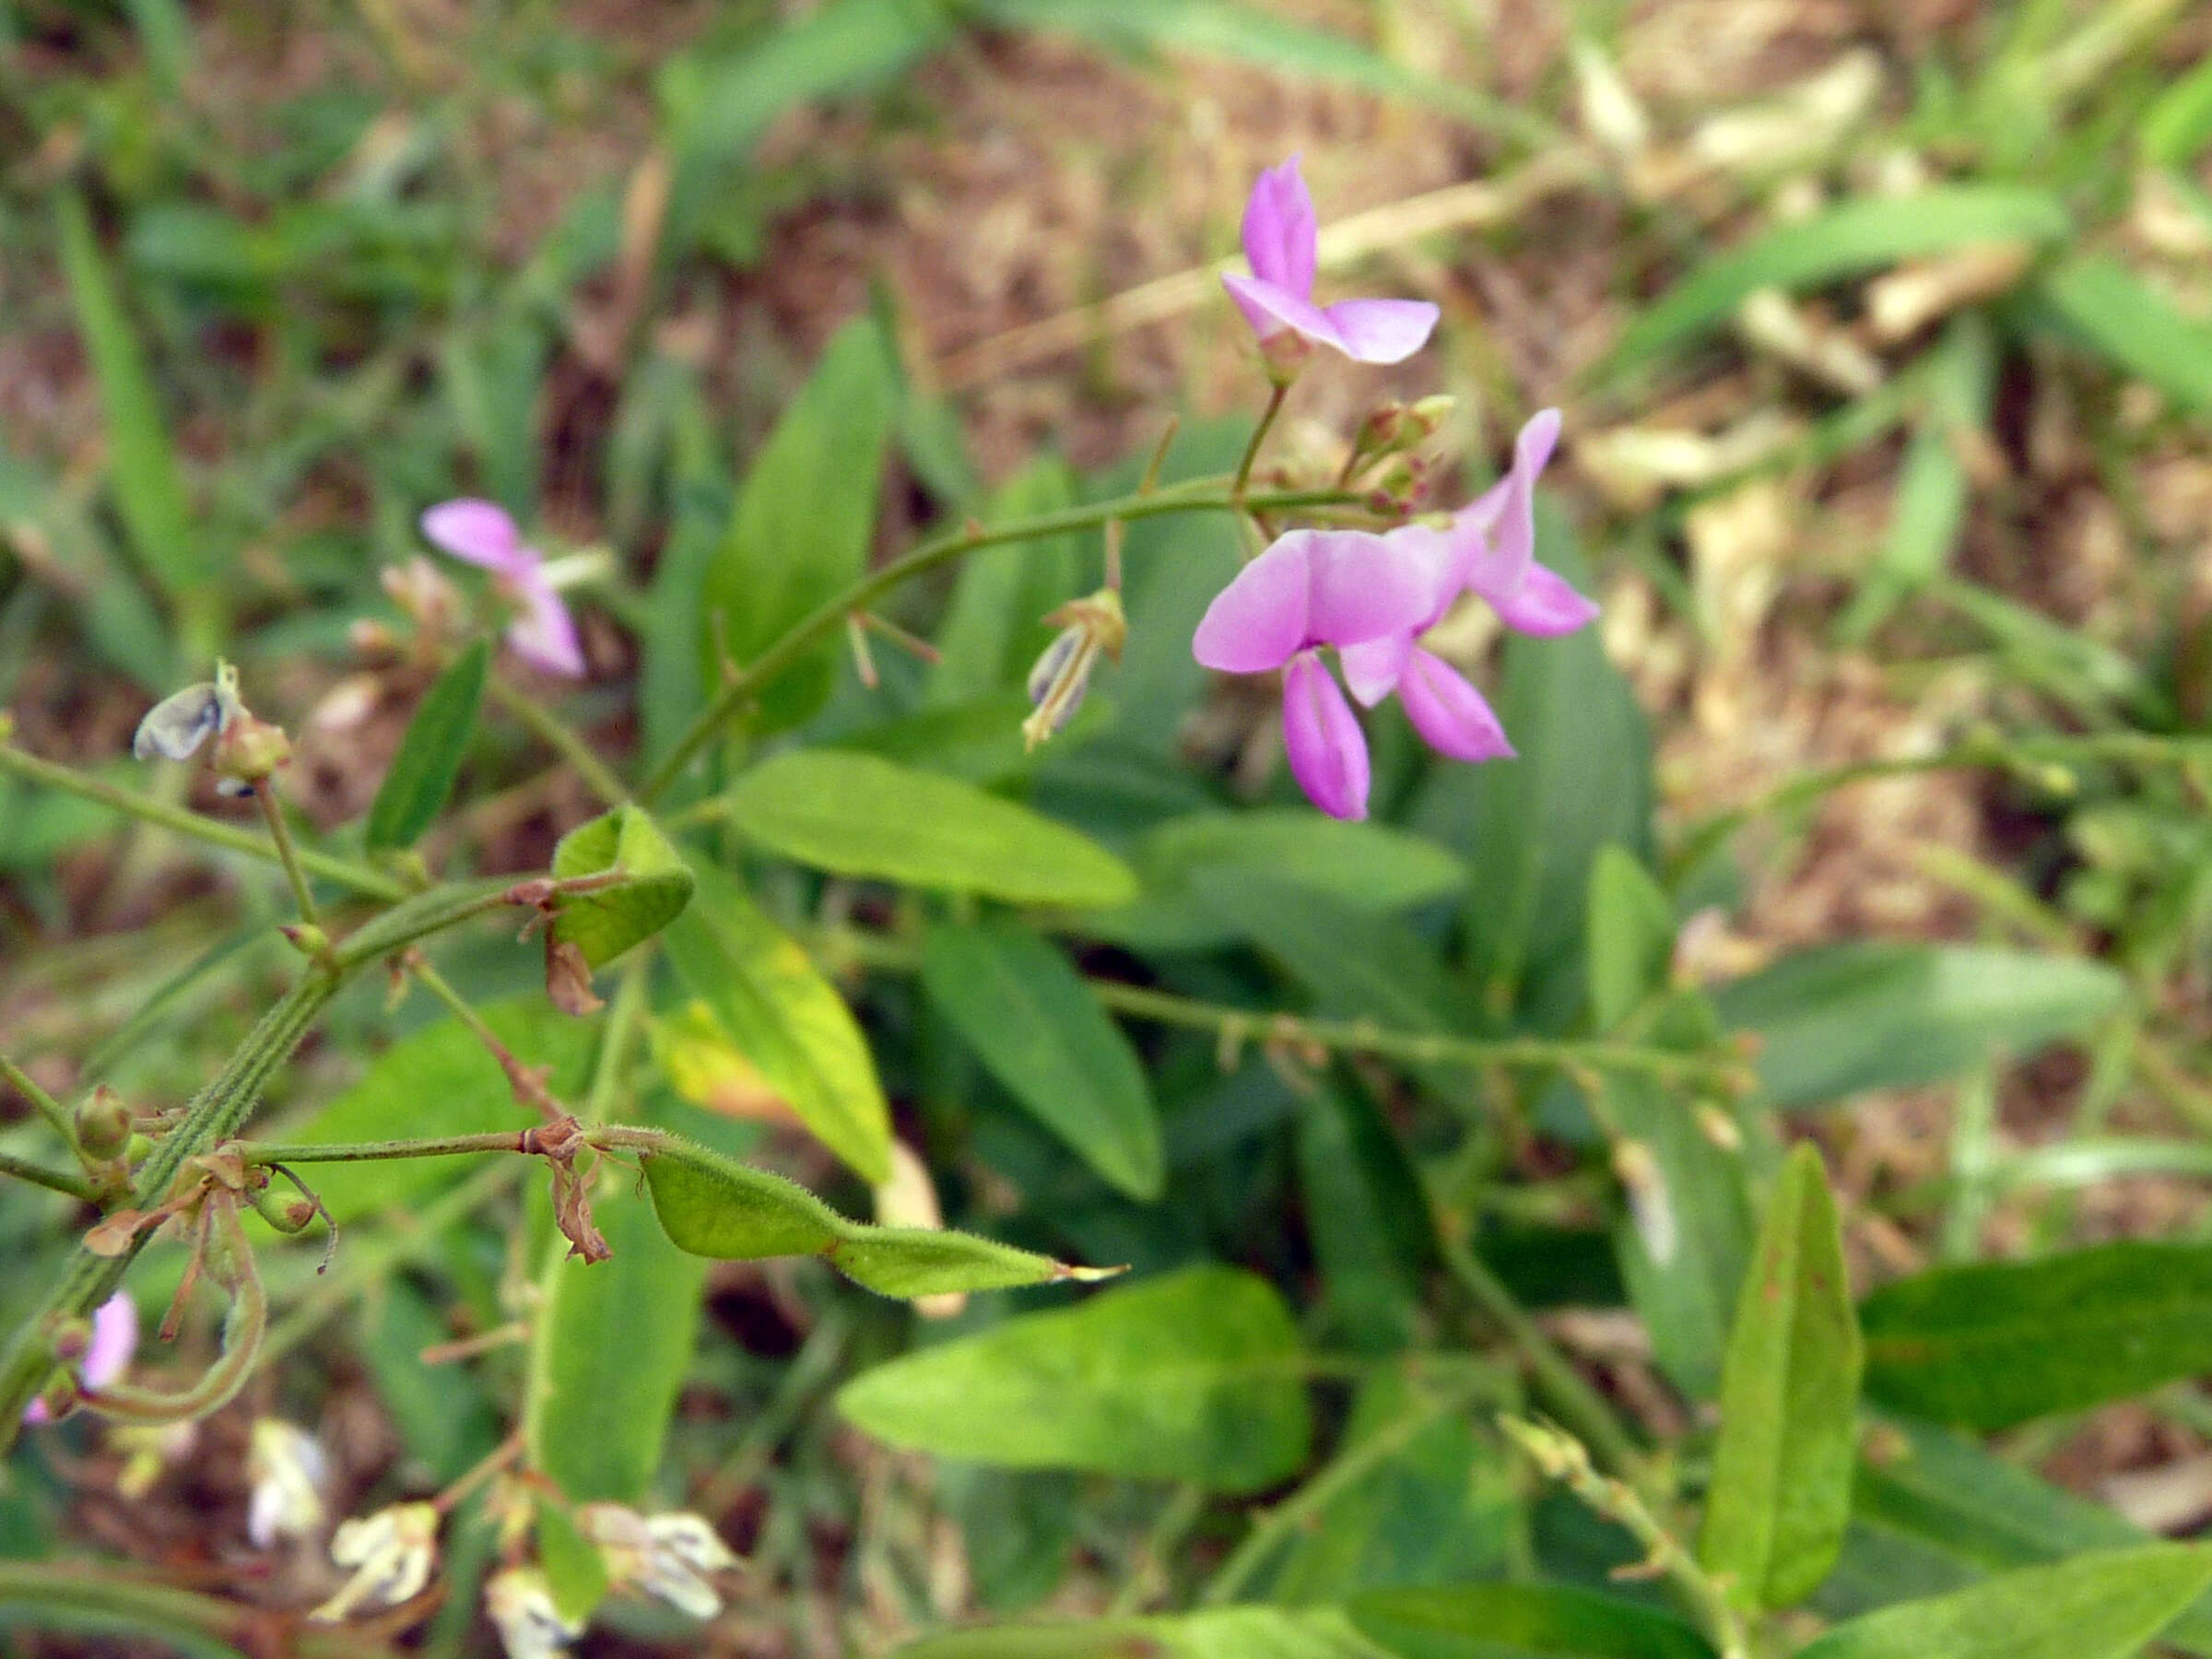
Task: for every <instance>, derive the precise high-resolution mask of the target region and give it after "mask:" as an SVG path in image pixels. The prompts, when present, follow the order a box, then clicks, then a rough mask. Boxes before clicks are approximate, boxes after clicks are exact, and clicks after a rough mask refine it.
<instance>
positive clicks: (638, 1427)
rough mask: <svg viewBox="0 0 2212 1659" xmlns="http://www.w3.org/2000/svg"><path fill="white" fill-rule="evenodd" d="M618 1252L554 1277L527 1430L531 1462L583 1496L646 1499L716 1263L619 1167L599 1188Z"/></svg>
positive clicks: (539, 1335)
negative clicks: (710, 1266)
mask: <svg viewBox="0 0 2212 1659" xmlns="http://www.w3.org/2000/svg"><path fill="white" fill-rule="evenodd" d="M592 1210H593V1217H594V1220H595V1221H596V1222H597V1223H598V1226H599V1230H600V1231H601V1232H603V1233H605V1234H606V1241H607V1244H608V1246H609V1247H610V1248H611V1249H612V1250H613V1252H614V1254H613V1256H612V1257H611V1258H610V1259H608V1260H606V1261H604V1262H588V1263H587V1262H583V1261H581V1260H574V1259H568V1258H567V1257H566V1254H565V1253H566V1251H567V1248H568V1245H567V1241H565V1240H559V1239H557V1240H555V1241H554V1244H553V1248H554V1249H555V1250H556V1251H558V1252H560V1253H562V1254H561V1255H560V1256H557V1258H556V1259H555V1260H554V1262H553V1263H552V1265H551V1266H550V1267H549V1269H548V1270H547V1276H546V1278H545V1280H544V1300H543V1302H542V1303H541V1304H540V1306H539V1308H538V1311H537V1315H536V1319H535V1324H534V1331H535V1335H534V1339H533V1341H532V1344H531V1351H530V1377H529V1383H528V1388H527V1391H526V1404H525V1406H524V1420H523V1427H524V1433H525V1434H526V1435H527V1437H528V1440H529V1447H530V1463H531V1466H532V1467H534V1468H535V1469H537V1470H539V1471H540V1472H541V1473H543V1474H545V1475H547V1476H548V1477H551V1479H552V1480H553V1481H554V1483H555V1484H556V1485H558V1486H559V1488H560V1489H561V1491H562V1492H563V1493H565V1494H566V1495H567V1496H568V1497H569V1498H570V1499H571V1500H574V1501H576V1502H578V1503H586V1502H592V1501H594V1500H606V1501H608V1502H613V1503H635V1502H637V1501H638V1500H640V1499H641V1498H643V1497H644V1496H645V1494H646V1491H647V1490H648V1488H651V1486H652V1484H653V1476H654V1474H655V1473H656V1472H657V1471H658V1470H659V1467H660V1462H661V1441H662V1440H663V1438H664V1437H665V1435H666V1433H667V1430H668V1418H669V1414H670V1413H671V1412H672V1411H673V1410H674V1409H675V1407H676V1395H677V1388H678V1387H679V1386H680V1385H681V1384H682V1382H683V1380H684V1373H685V1371H687V1370H688V1369H689V1367H690V1363H691V1345H692V1340H693V1337H694V1335H696V1333H697V1330H698V1325H699V1298H700V1288H701V1287H702V1286H703V1285H704V1284H705V1283H706V1273H707V1269H706V1264H705V1263H703V1262H701V1261H700V1260H698V1259H697V1258H696V1257H695V1256H691V1255H687V1254H685V1253H681V1252H680V1251H678V1250H677V1249H676V1247H675V1246H673V1245H672V1244H670V1242H669V1241H668V1240H667V1239H665V1238H664V1237H663V1236H662V1233H661V1229H660V1227H659V1226H658V1225H657V1224H656V1223H655V1221H654V1218H653V1208H652V1206H649V1205H648V1204H647V1203H646V1202H645V1201H644V1199H643V1198H641V1197H640V1196H639V1195H638V1194H636V1192H635V1191H634V1182H632V1180H631V1179H630V1177H629V1176H628V1175H627V1174H625V1173H623V1172H622V1171H613V1178H612V1179H603V1180H601V1181H600V1182H598V1183H597V1185H596V1187H595V1188H594V1191H593V1194H592Z"/></svg>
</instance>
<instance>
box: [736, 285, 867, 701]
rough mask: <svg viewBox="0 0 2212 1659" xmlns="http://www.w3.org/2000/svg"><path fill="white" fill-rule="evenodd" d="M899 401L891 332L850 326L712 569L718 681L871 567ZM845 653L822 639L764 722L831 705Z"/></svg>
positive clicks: (768, 458)
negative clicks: (728, 666)
mask: <svg viewBox="0 0 2212 1659" xmlns="http://www.w3.org/2000/svg"><path fill="white" fill-rule="evenodd" d="M891 406H892V383H891V364H890V353H889V350H888V346H887V344H886V342H885V340H884V338H883V335H882V333H881V331H879V330H878V329H877V327H876V325H875V324H873V323H869V322H866V321H862V322H857V323H851V324H846V326H845V327H844V328H842V329H841V330H840V331H839V332H838V334H837V335H836V337H835V338H833V339H832V340H831V341H830V344H829V346H828V347H826V348H825V349H824V350H823V352H822V357H821V361H820V362H819V363H818V364H817V365H816V367H815V371H814V374H813V376H812V378H811V379H809V380H808V381H807V382H806V385H805V386H804V387H803V388H801V389H800V392H799V394H798V395H797V396H796V397H794V399H792V401H791V403H790V404H789V406H786V408H785V409H784V411H783V417H782V419H781V420H779V421H778V422H777V423H776V429H775V430H774V431H773V432H772V433H771V434H770V435H769V440H768V442H767V443H766V444H765V445H763V446H762V447H761V450H760V453H759V455H758V456H757V457H755V459H754V461H753V465H752V470H751V471H750V472H748V473H747V475H746V479H745V483H744V485H743V487H742V488H740V489H739V491H738V494H737V505H736V510H735V512H734V513H733V514H732V515H731V518H730V524H729V528H728V529H727V531H725V532H724V535H723V540H722V546H721V547H720V549H719V550H718V551H717V552H716V553H715V555H714V559H713V562H712V564H711V565H709V566H708V568H707V571H706V578H705V581H704V582H703V583H702V584H701V586H700V594H699V605H700V612H699V615H700V623H701V631H700V640H701V642H702V646H703V649H704V653H705V654H704V656H703V658H702V661H703V663H704V673H705V676H706V679H707V683H708V684H710V685H712V684H714V683H715V681H716V679H717V677H719V675H720V674H721V672H722V666H723V665H724V663H725V662H727V663H734V664H735V665H738V666H739V667H743V666H745V665H748V664H750V663H752V662H753V661H754V660H755V659H757V658H758V657H759V656H760V655H761V653H763V652H765V651H767V650H768V649H769V647H770V646H771V644H772V643H773V642H774V641H776V640H778V639H780V638H781V637H782V635H783V634H785V633H786V632H788V631H789V630H790V629H791V628H792V627H793V626H794V624H796V623H798V622H800V621H803V620H804V619H805V618H806V617H808V616H809V615H811V614H812V613H813V612H814V611H815V610H816V609H817V608H818V607H819V606H822V605H823V604H825V603H827V602H828V601H829V600H830V599H831V598H832V597H834V596H835V595H836V594H839V593H841V591H843V590H844V589H845V588H847V587H849V586H850V585H851V584H852V583H853V581H854V580H855V579H856V578H857V577H858V576H859V575H860V573H861V571H862V570H863V569H864V568H865V564H866V562H867V555H868V541H869V538H870V536H871V535H874V533H875V528H876V499H877V477H878V476H879V475H880V474H881V472H882V470H883V452H884V447H885V445H886V443H887V442H888V441H889V436H890V421H891ZM833 650H834V647H833V646H829V645H824V646H817V647H816V648H814V649H812V650H810V651H808V652H806V653H805V654H804V655H802V656H801V657H800V658H799V660H798V661H797V662H795V663H794V664H792V665H791V667H790V671H789V672H787V673H784V674H782V675H780V676H777V677H774V678H772V679H771V680H770V681H769V682H768V684H766V685H765V686H763V687H762V688H761V696H760V710H759V724H761V725H763V726H766V727H780V726H785V725H790V724H793V723H794V722H796V721H800V720H804V719H806V716H807V715H809V714H811V713H813V712H814V711H815V710H816V709H818V708H819V707H820V706H821V703H822V700H823V699H825V698H826V697H828V696H829V694H830V674H831V666H832V665H833V663H834V662H835V658H834V656H833V654H832V652H833Z"/></svg>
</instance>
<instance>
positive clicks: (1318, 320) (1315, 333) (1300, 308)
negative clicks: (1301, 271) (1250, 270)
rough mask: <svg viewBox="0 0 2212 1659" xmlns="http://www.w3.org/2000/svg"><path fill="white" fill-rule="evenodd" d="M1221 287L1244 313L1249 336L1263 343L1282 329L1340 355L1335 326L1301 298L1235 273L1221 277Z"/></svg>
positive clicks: (1263, 280)
mask: <svg viewBox="0 0 2212 1659" xmlns="http://www.w3.org/2000/svg"><path fill="white" fill-rule="evenodd" d="M1221 286H1222V287H1223V288H1227V289H1228V290H1229V297H1230V299H1231V300H1235V301H1236V302H1237V309H1238V310H1239V311H1241V312H1243V313H1244V321H1245V322H1247V323H1249V324H1252V332H1253V334H1255V335H1259V336H1260V338H1261V339H1263V340H1265V339H1267V338H1269V337H1270V336H1271V335H1278V334H1280V333H1282V332H1283V330H1284V329H1286V328H1287V329H1288V330H1290V331H1291V332H1292V333H1293V334H1300V335H1304V336H1305V337H1306V338H1307V339H1309V340H1312V341H1313V342H1314V343H1315V344H1316V345H1320V346H1326V347H1330V348H1331V349H1333V350H1336V351H1342V350H1343V349H1344V342H1343V341H1342V340H1341V339H1340V338H1338V337H1337V334H1336V325H1335V324H1334V323H1332V322H1330V321H1329V319H1328V315H1327V313H1326V312H1324V311H1323V310H1322V309H1321V307H1320V306H1318V305H1316V304H1314V303H1313V301H1312V300H1309V299H1307V298H1306V297H1305V296H1304V295H1302V294H1294V293H1292V292H1291V291H1290V290H1289V289H1288V288H1282V287H1279V286H1278V285H1277V284H1275V283H1272V282H1269V281H1267V280H1266V279H1265V277H1246V276H1244V275H1242V274H1241V273H1240V272H1236V271H1224V272H1223V273H1222V274H1221Z"/></svg>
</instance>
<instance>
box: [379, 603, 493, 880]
mask: <svg viewBox="0 0 2212 1659" xmlns="http://www.w3.org/2000/svg"><path fill="white" fill-rule="evenodd" d="M490 666H491V644H490V641H487V640H478V641H477V642H476V643H475V644H474V645H471V646H470V647H469V648H468V649H467V650H466V651H465V652H463V653H461V654H460V656H459V657H457V658H455V659H454V662H453V666H452V667H450V668H448V669H447V670H446V671H445V672H444V673H443V674H441V675H440V676H439V677H438V681H437V684H435V685H433V686H432V687H431V688H429V691H428V692H427V693H425V694H424V697H423V700H422V706H421V707H420V708H418V709H417V710H416V711H415V718H414V719H413V720H411V721H410V722H408V723H407V735H406V736H405V737H404V738H402V739H401V740H400V745H399V753H398V754H396V755H394V757H393V758H392V767H391V770H390V771H387V772H385V773H384V781H383V782H382V783H381V784H379V785H378V786H377V791H376V799H375V800H374V801H373V802H372V803H371V805H370V807H369V824H368V829H367V830H366V831H365V839H366V841H367V843H368V845H369V848H370V850H371V852H374V851H379V850H382V849H386V848H394V847H411V846H413V845H414V844H415V843H416V842H417V841H419V840H420V839H421V838H422V832H423V831H424V830H428V829H429V827H430V825H431V823H432V821H433V820H435V819H436V818H437V817H438V815H439V813H440V812H441V811H443V810H444V808H445V801H446V797H447V796H448V795H450V794H453V779H454V778H455V777H456V776H457V775H458V774H459V772H460V771H461V761H462V758H463V757H464V756H465V755H466V754H467V753H468V740H469V738H470V737H471V736H472V735H475V732H476V729H477V705H478V704H479V703H481V702H482V701H483V700H484V677H485V675H486V673H487V672H488V669H489V668H490Z"/></svg>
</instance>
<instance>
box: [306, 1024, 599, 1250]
mask: <svg viewBox="0 0 2212 1659" xmlns="http://www.w3.org/2000/svg"><path fill="white" fill-rule="evenodd" d="M477 1011H478V1012H479V1013H480V1014H482V1015H483V1017H484V1023H485V1024H486V1025H488V1026H489V1027H490V1028H491V1030H492V1032H493V1034H494V1035H495V1036H497V1037H498V1038H499V1040H500V1041H501V1042H503V1043H505V1044H506V1045H507V1047H508V1048H509V1049H510V1050H511V1051H512V1053H514V1055H515V1057H516V1058H517V1059H519V1060H521V1061H522V1062H523V1063H524V1065H547V1066H550V1067H551V1068H552V1070H551V1072H550V1074H549V1075H548V1076H547V1079H546V1086H547V1088H549V1089H551V1090H552V1092H553V1093H554V1095H555V1096H557V1097H559V1098H560V1099H564V1100H574V1099H576V1098H577V1097H578V1096H579V1095H580V1094H581V1093H582V1090H583V1088H584V1087H585V1085H586V1083H587V1082H588V1081H589V1080H590V1076H591V1055H592V1050H593V1045H594V1031H593V1029H592V1028H591V1027H590V1026H589V1025H586V1024H583V1023H582V1022H580V1021H578V1020H574V1019H571V1018H568V1017H567V1016H566V1015H564V1014H561V1013H559V1011H557V1010H556V1009H555V1008H554V1007H553V1006H551V1005H550V1004H548V1003H547V1001H546V999H545V998H544V996H542V995H538V994H532V995H529V996H523V997H515V998H513V999H512V1000H509V1001H504V1002H497V1003H492V1004H489V1005H488V1006H484V1007H482V1008H480V1009H478V1010H477ZM531 1121H532V1119H531V1114H530V1112H529V1111H528V1109H527V1108H525V1107H524V1106H523V1105H521V1104H520V1103H519V1102H517V1101H516V1100H515V1098H514V1091H513V1090H512V1089H511V1088H509V1087H508V1084H507V1078H506V1076H505V1074H504V1073H502V1072H501V1071H500V1065H499V1062H498V1061H496V1060H494V1059H493V1058H492V1057H491V1055H490V1053H489V1052H488V1051H487V1050H486V1048H485V1047H484V1045H483V1043H482V1042H480V1041H477V1036H476V1034H475V1033H474V1032H473V1031H471V1030H468V1029H467V1028H466V1027H465V1026H464V1025H462V1023H461V1022H460V1021H459V1020H457V1019H441V1020H439V1021H438V1022H436V1023H435V1024H432V1025H429V1026H426V1027H425V1028H424V1029H422V1030H419V1031H415V1032H413V1033H411V1034H409V1035H408V1036H406V1037H403V1038H401V1039H400V1040H399V1041H397V1042H395V1043H394V1044H393V1045H392V1046H391V1047H390V1048H388V1049H386V1050H385V1051H384V1052H383V1053H381V1054H379V1055H378V1056H377V1057H376V1058H375V1059H374V1060H373V1061H371V1063H370V1065H369V1069H368V1070H367V1071H366V1072H364V1073H363V1074H362V1075H361V1078H360V1081H359V1082H358V1083H356V1084H354V1085H353V1087H352V1088H347V1089H345V1090H344V1091H342V1092H341V1093H340V1094H339V1095H338V1096H337V1098H336V1099H335V1100H332V1101H331V1102H330V1103H329V1104H328V1105H327V1106H325V1107H324V1108H323V1110H322V1111H320V1112H316V1113H315V1114H314V1115H313V1116H312V1117H311V1118H309V1119H308V1120H307V1122H305V1123H304V1124H300V1125H298V1126H297V1127H295V1128H291V1129H288V1130H287V1131H286V1134H285V1138H286V1139H287V1140H288V1141H295V1142H300V1143H302V1144H307V1143H314V1144H324V1143H342V1142H348V1141H373V1140H392V1139H403V1138H413V1137H416V1136H422V1135H482V1134H489V1133H490V1132H492V1131H493V1130H498V1129H520V1128H523V1127H524V1126H525V1125H527V1124H529V1123H530V1122H531ZM470 1167H471V1160H469V1159H465V1158H394V1159H380V1160H378V1161H375V1162H372V1163H326V1164H317V1165H316V1166H315V1167H314V1169H313V1170H312V1171H307V1173H308V1175H309V1179H310V1182H311V1183H312V1185H313V1187H314V1189H315V1191H316V1193H317V1194H320V1195H321V1196H322V1199H323V1202H324V1204H325V1205H326V1206H329V1209H330V1213H331V1214H332V1215H333V1216H335V1217H336V1218H337V1219H338V1221H339V1222H340V1223H341V1224H344V1223H346V1222H349V1221H353V1220H357V1219H359V1218H362V1217H364V1216H370V1215H374V1214H377V1213H379V1212H382V1211H394V1212H396V1211H400V1210H404V1209H406V1208H409V1207H413V1206H418V1205H419V1204H420V1203H421V1202H422V1201H423V1200H424V1199H425V1198H426V1197H428V1196H429V1194H432V1193H436V1192H439V1191H441V1190H442V1189H444V1188H446V1187H449V1186H451V1185H453V1183H454V1182H457V1181H460V1180H461V1179H462V1178H463V1177H465V1175H466V1174H467V1173H468V1171H469V1169H470Z"/></svg>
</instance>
